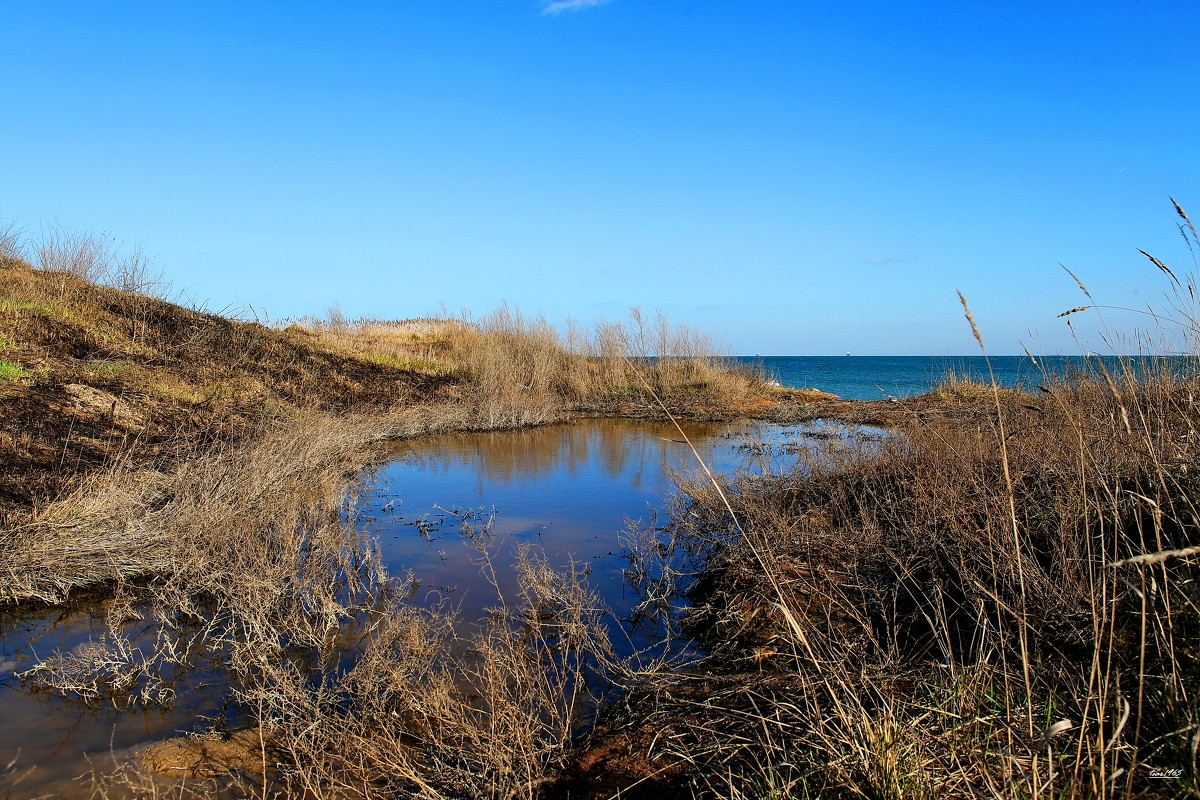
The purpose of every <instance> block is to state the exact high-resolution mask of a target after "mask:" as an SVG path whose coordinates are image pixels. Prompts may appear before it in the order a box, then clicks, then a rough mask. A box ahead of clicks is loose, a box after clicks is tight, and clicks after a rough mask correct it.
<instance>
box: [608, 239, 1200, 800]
mask: <svg viewBox="0 0 1200 800" xmlns="http://www.w3.org/2000/svg"><path fill="white" fill-rule="evenodd" d="M1185 223H1186V218H1185ZM1186 230H1188V231H1190V227H1189V228H1186ZM1193 236H1194V233H1193ZM1160 269H1161V267H1160ZM1171 275H1172V278H1173V280H1174V282H1175V283H1176V285H1177V288H1178V289H1179V292H1177V295H1178V296H1179V297H1180V298H1182V299H1181V300H1180V303H1178V304H1177V305H1176V306H1175V308H1176V309H1180V308H1183V309H1185V310H1186V309H1187V308H1189V307H1188V306H1186V305H1185V304H1184V303H1183V300H1185V299H1186V298H1189V297H1194V296H1195V293H1196V286H1195V282H1194V279H1192V280H1180V279H1178V278H1175V277H1174V275H1175V273H1173V272H1172V273H1171ZM968 319H969V309H968ZM1162 319H1165V318H1164V317H1159V320H1160V321H1161V320H1162ZM972 327H973V329H974V330H975V333H976V336H977V338H979V339H980V344H981V345H982V342H983V340H982V336H981V335H980V333H979V331H978V329H976V328H974V324H973V322H972ZM1179 328H1180V329H1181V330H1182V331H1183V334H1182V335H1183V336H1184V338H1190V336H1191V334H1190V333H1189V332H1194V331H1195V329H1196V318H1195V317H1194V316H1191V317H1187V316H1185V317H1183V318H1181V319H1179ZM1196 374H1197V361H1196V358H1195V357H1194V356H1192V357H1187V358H1186V359H1184V358H1176V359H1171V360H1165V359H1158V360H1151V361H1149V362H1147V361H1145V360H1142V361H1137V360H1127V361H1124V362H1122V364H1121V366H1120V368H1118V369H1115V370H1114V369H1113V368H1112V367H1111V366H1110V365H1106V364H1104V363H1102V362H1096V363H1095V369H1094V370H1093V371H1091V372H1088V373H1085V374H1081V375H1076V376H1073V377H1072V378H1071V379H1070V380H1064V379H1059V378H1057V377H1056V376H1051V375H1047V376H1045V378H1044V380H1043V383H1042V386H1043V391H1042V392H1041V393H1040V394H1039V395H1038V396H1036V397H1031V396H1029V395H1021V394H1017V393H1013V392H1006V391H1005V390H1003V389H1000V388H997V387H992V386H979V385H975V384H966V385H964V384H961V383H956V384H955V385H953V386H950V387H943V391H949V392H951V393H952V394H954V395H956V396H961V395H964V394H966V395H969V397H970V399H974V400H975V401H977V402H978V401H981V400H983V401H988V402H990V405H991V408H992V412H991V413H990V414H979V415H970V416H962V415H959V416H934V417H929V418H921V417H913V418H912V420H911V423H910V424H908V425H907V426H906V427H905V428H904V429H903V431H902V432H901V433H900V434H898V435H893V436H891V437H888V438H885V439H884V440H883V441H882V442H878V443H873V444H871V445H870V446H869V447H868V448H867V449H865V450H857V451H856V450H854V449H852V448H851V449H847V448H845V447H841V448H838V449H832V450H831V449H828V448H826V449H824V450H820V449H814V451H813V452H812V453H811V454H809V455H808V456H807V457H806V458H803V459H802V460H801V462H800V463H799V464H798V466H797V468H796V470H795V471H793V472H790V473H787V474H782V475H775V476H767V477H753V476H749V475H742V476H739V477H737V478H735V479H733V480H732V482H730V483H726V484H720V483H715V482H713V481H712V480H711V479H710V477H708V476H703V477H697V478H694V479H690V480H686V481H683V482H682V483H681V487H680V488H681V495H680V497H679V498H678V500H677V505H676V506H675V508H674V509H673V514H672V523H671V526H670V527H671V532H672V533H673V540H672V544H673V545H674V550H673V555H674V561H672V562H671V563H670V564H669V565H668V567H666V568H663V567H660V568H659V572H660V573H661V574H674V575H687V574H695V573H697V572H698V573H699V576H700V577H699V579H698V580H697V581H695V582H694V583H692V584H691V591H692V597H693V599H694V601H695V607H694V609H693V611H692V612H691V614H690V616H689V619H688V625H689V629H690V630H691V631H692V632H693V634H694V635H696V636H697V637H699V638H700V639H701V641H703V642H705V643H707V644H708V646H709V647H710V656H709V657H708V659H707V662H706V665H705V667H704V668H703V670H702V671H704V672H707V677H706V678H704V679H695V678H692V679H677V680H676V681H675V682H674V683H673V684H671V685H670V687H669V689H667V690H665V691H664V690H659V691H656V692H651V693H650V694H649V696H648V697H647V698H643V700H642V701H641V702H640V703H638V704H634V705H633V706H632V708H633V711H632V712H628V711H627V712H626V713H625V715H624V717H622V716H621V715H614V719H613V721H612V722H611V723H610V725H609V726H608V728H607V731H608V735H610V736H611V735H613V734H612V731H613V730H622V727H621V725H622V724H624V725H625V726H626V727H625V728H624V731H626V732H625V733H622V734H621V735H623V736H626V737H632V738H633V740H634V741H635V743H636V747H635V749H637V748H639V747H640V748H641V750H640V752H644V753H645V754H646V755H647V758H649V756H650V754H651V753H652V752H653V753H654V754H655V757H654V758H653V759H651V760H649V761H648V765H647V767H646V769H645V771H644V774H643V778H642V779H643V781H644V782H645V786H646V787H649V788H647V790H646V792H645V793H644V796H651V795H652V794H654V793H656V792H658V793H661V792H662V791H664V788H663V786H662V785H660V784H659V782H658V781H657V780H656V779H655V778H654V773H655V772H657V773H660V774H669V775H671V776H672V777H671V778H670V780H669V782H668V784H667V786H668V787H672V786H673V787H681V786H683V785H684V783H685V781H690V782H691V784H692V786H693V787H695V788H693V789H692V790H691V791H692V792H693V793H694V794H695V795H696V796H723V797H734V798H743V797H745V798H749V797H772V798H809V797H812V798H815V797H822V798H826V797H847V798H850V797H869V798H943V797H963V798H966V797H972V798H976V797H994V798H1010V797H1028V798H1043V797H1044V798H1077V797H1078V798H1083V797H1110V796H1128V797H1134V796H1136V797H1185V796H1187V797H1195V796H1200V759H1198V752H1200V701H1198V699H1197V694H1196V688H1197V686H1200V644H1198V643H1200V593H1198V590H1197V586H1198V585H1200V584H1198V582H1197V578H1200V574H1198V571H1200V559H1198V557H1197V553H1198V552H1200V550H1198V549H1197V547H1198V545H1200V523H1198V522H1197V520H1198V519H1200V509H1198V508H1197V497H1198V492H1197V489H1198V486H1197V482H1196V481H1197V471H1196V468H1197V467H1196V465H1197V464H1198V463H1200V450H1197V447H1198V445H1200V440H1198V439H1197V432H1198V430H1200V406H1198V405H1197V399H1198V398H1200V379H1198V378H1197V377H1196ZM815 447H816V448H820V447H821V445H817V446H815ZM660 591H661V589H660ZM662 720H671V721H672V724H671V726H670V728H669V730H665V731H663V732H662V733H661V735H660V734H655V736H654V737H653V739H651V738H650V737H649V735H648V734H647V735H646V736H645V737H644V738H641V739H639V738H638V736H639V735H638V734H637V733H634V734H630V733H628V731H629V730H634V731H638V730H639V729H641V730H645V731H650V730H655V731H657V730H659V729H660V728H661V727H662V725H663V722H662ZM664 740H666V741H668V742H669V746H664V744H663V741H664ZM601 741H603V740H601ZM623 796H639V795H637V794H636V793H627V794H626V795H623Z"/></svg>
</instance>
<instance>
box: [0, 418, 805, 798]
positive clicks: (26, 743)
mask: <svg viewBox="0 0 1200 800" xmlns="http://www.w3.org/2000/svg"><path fill="white" fill-rule="evenodd" d="M685 430H686V432H687V434H688V436H689V437H690V438H692V439H693V440H694V442H695V443H696V444H697V447H698V449H699V450H700V451H701V453H702V455H703V456H704V457H705V459H706V460H707V461H708V463H709V464H710V466H712V467H713V468H714V469H715V470H720V471H728V470H732V469H735V468H738V467H742V466H751V467H754V468H770V467H771V466H772V465H773V466H776V467H777V466H781V465H783V464H784V463H786V461H787V460H788V456H786V455H781V454H780V451H786V450H787V449H788V447H787V445H788V444H789V443H792V442H801V441H803V438H802V437H803V432H801V431H797V430H794V429H781V428H778V427H774V426H764V425H758V424H751V423H743V424H737V425H697V424H690V425H686V426H685ZM680 439H681V437H680V435H679V432H678V431H677V430H676V429H675V428H674V427H671V426H668V425H659V424H652V423H644V422H635V421H630V420H611V419H600V420H589V421H583V422H576V423H572V424H569V425H560V426H549V427H542V428H535V429H530V430H523V431H511V432H502V433H483V434H449V435H444V436H437V437H429V438H424V439H420V440H414V441H411V442H405V443H400V444H398V445H396V446H394V447H393V448H392V449H391V450H390V452H388V453H387V454H386V455H385V457H384V458H383V459H382V462H381V463H382V465H381V466H379V467H377V468H375V469H374V470H371V471H370V472H369V474H368V475H367V478H366V482H365V485H364V491H363V493H362V494H361V496H360V497H358V499H357V500H356V502H355V503H354V504H353V507H352V511H351V512H350V513H351V514H352V516H353V518H354V519H355V520H356V521H358V522H359V523H360V524H361V525H363V526H364V528H365V529H366V530H367V531H368V532H370V533H371V534H372V535H374V536H376V537H378V541H379V546H380V548H381V552H382V555H383V558H384V560H385V561H386V563H387V565H388V569H389V571H390V572H391V573H392V574H393V575H397V576H405V575H406V574H407V575H408V579H409V580H410V581H411V585H412V587H413V589H414V600H415V601H417V602H420V603H423V604H428V605H434V604H437V603H440V602H445V603H448V604H449V605H451V606H453V607H456V608H458V609H459V611H460V612H461V614H462V616H463V618H464V619H467V620H477V619H481V618H482V617H483V615H484V613H485V609H486V608H488V607H491V606H495V605H496V602H497V599H496V587H493V586H492V585H491V583H490V582H489V581H488V580H487V579H486V578H485V577H484V572H483V571H481V568H480V567H481V561H482V559H483V558H484V555H485V554H486V556H487V558H489V559H490V561H491V566H492V568H493V570H494V572H495V576H496V582H497V583H498V584H499V590H500V591H501V592H502V593H504V594H506V595H508V596H513V594H514V593H515V591H516V586H515V578H514V563H515V559H516V557H517V553H518V552H519V551H520V549H521V546H523V545H529V546H530V547H532V548H533V549H534V550H535V551H536V552H543V553H545V556H546V558H547V559H548V560H549V561H550V562H551V563H552V564H554V565H556V566H564V565H567V564H570V563H574V564H576V565H579V566H580V567H581V568H582V569H584V570H585V571H586V572H588V573H589V581H590V583H591V585H592V586H593V587H595V588H596V589H597V591H598V592H599V594H600V595H601V597H602V598H603V600H604V601H605V603H606V604H607V605H608V606H609V607H610V608H612V609H613V610H614V617H615V618H616V619H619V618H620V617H621V616H622V615H623V614H625V613H627V612H628V610H629V608H630V606H631V604H632V603H633V602H635V601H636V599H637V598H636V597H635V596H634V595H633V594H632V593H631V591H630V589H629V587H628V586H627V585H626V583H625V581H624V580H623V570H624V569H625V567H626V566H627V562H626V560H625V559H624V558H623V557H622V542H621V538H622V533H623V532H624V531H625V530H626V529H627V527H628V521H629V520H648V519H650V518H651V514H652V510H653V509H655V508H661V505H662V500H663V497H664V495H666V494H667V493H669V491H670V489H671V485H672V483H671V473H672V470H683V471H687V470H691V469H694V468H695V460H694V457H693V456H692V453H691V450H690V448H689V447H688V446H687V445H686V444H685V443H683V442H682V441H680ZM764 439H765V440H767V441H773V442H775V443H776V444H777V445H781V446H780V447H777V448H775V449H774V454H773V455H769V456H768V457H767V458H766V459H764V458H763V457H762V456H761V448H755V447H753V446H751V445H753V444H754V443H755V442H759V441H762V440H764ZM107 613H108V609H107V608H106V607H105V605H104V604H103V603H101V604H98V605H93V606H90V607H85V608H78V609H74V610H69V611H65V610H62V609H56V610H52V611H46V610H41V611H22V612H12V611H10V612H8V613H7V614H6V615H4V616H0V797H3V796H5V793H6V791H10V792H11V795H10V796H11V797H13V798H19V797H36V796H42V795H53V796H76V797H84V796H88V781H87V780H86V776H87V775H90V774H91V772H92V770H93V768H95V769H96V770H98V771H107V769H109V768H111V766H112V764H113V758H114V757H115V758H116V759H118V760H121V759H126V760H127V759H128V758H129V757H130V756H131V755H135V754H136V753H137V752H138V751H139V750H140V749H142V748H144V747H145V746H146V745H147V744H148V743H150V742H152V741H156V740H160V739H164V738H168V737H170V736H173V735H176V734H177V733H179V732H186V731H195V730H203V729H206V728H208V727H210V726H211V724H212V720H214V719H216V720H223V721H225V722H226V724H234V723H236V722H237V721H238V720H237V712H236V711H235V710H232V709H228V708H225V707H223V704H222V701H223V698H224V697H225V694H226V692H225V684H224V679H223V677H222V674H221V672H220V670H219V669H217V668H215V667H213V666H211V665H207V664H203V663H197V664H193V665H192V668H191V669H184V670H180V671H179V673H178V674H177V675H174V676H167V679H166V680H167V684H168V686H169V689H170V690H171V691H172V692H173V693H174V697H175V700H174V701H173V702H171V703H170V704H169V707H167V708H165V709H164V708H155V709H151V710H147V709H139V710H127V709H124V710H123V709H121V708H117V707H114V703H112V702H110V701H103V700H102V701H100V702H97V703H93V704H90V705H89V706H85V705H84V704H82V703H79V702H77V701H67V700H63V699H61V698H58V697H55V696H54V695H53V694H51V693H47V692H45V691H41V690H38V689H36V688H35V687H34V686H32V685H30V684H31V683H32V682H31V681H22V680H21V679H20V677H19V673H21V672H22V671H24V670H27V669H29V668H30V667H31V666H33V665H34V664H36V663H37V662H38V661H39V659H42V658H45V657H47V656H49V655H50V654H52V653H54V652H56V651H57V652H69V651H72V650H76V649H78V648H83V647H87V646H88V644H89V643H90V642H93V641H97V640H99V639H100V638H102V637H103V635H104V632H105V630H106V625H105V616H106V614H107ZM134 625H136V623H134ZM127 633H129V634H130V635H131V636H132V637H133V638H135V639H136V638H137V634H138V631H137V630H136V628H132V629H129V630H128V631H127ZM115 705H116V706H123V704H121V703H116V704H115ZM10 762H14V763H15V766H16V769H15V771H13V770H9V771H8V772H7V774H5V773H4V772H3V770H5V767H6V766H7V765H9V764H10ZM81 776H84V777H81Z"/></svg>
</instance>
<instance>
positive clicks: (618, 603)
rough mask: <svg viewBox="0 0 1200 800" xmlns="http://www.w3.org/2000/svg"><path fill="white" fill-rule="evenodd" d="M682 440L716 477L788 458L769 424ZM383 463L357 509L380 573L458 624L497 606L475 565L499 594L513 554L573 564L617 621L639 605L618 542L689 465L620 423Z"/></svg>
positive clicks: (680, 452)
mask: <svg viewBox="0 0 1200 800" xmlns="http://www.w3.org/2000/svg"><path fill="white" fill-rule="evenodd" d="M683 430H684V433H686V436H687V438H688V439H690V440H691V441H692V443H693V444H694V445H695V446H696V449H697V450H698V451H699V453H700V455H701V456H702V457H703V458H704V459H705V461H706V463H708V464H709V466H710V468H712V469H714V470H715V471H730V470H733V469H737V468H741V467H752V468H756V469H769V468H778V467H781V466H783V465H784V463H785V462H789V461H791V460H793V458H794V457H793V456H792V455H790V454H788V453H787V452H786V451H787V449H788V448H787V447H786V446H785V444H786V441H787V436H788V434H790V433H793V432H794V431H788V430H785V429H782V428H780V427H778V426H771V425H764V424H759V423H741V424H734V425H717V424H698V423H685V424H684V426H683ZM762 441H766V442H768V443H769V444H770V445H771V446H769V447H767V448H765V449H764V448H763V447H761V446H759V445H758V444H757V443H759V442H762ZM388 458H389V459H390V460H389V462H388V463H386V464H385V465H384V466H382V467H380V468H379V469H378V471H377V473H376V474H375V476H374V477H373V479H372V481H371V482H370V484H369V486H368V490H367V491H366V493H365V494H364V496H363V498H362V500H361V506H360V511H361V512H362V513H363V515H364V520H365V524H366V526H367V528H368V529H369V530H370V531H371V532H372V533H373V534H375V535H377V536H378V537H379V541H380V546H381V549H382V553H383V557H384V560H385V561H386V563H387V565H388V568H389V569H390V570H391V571H392V572H393V574H403V573H404V572H405V571H408V572H411V573H412V580H413V582H414V587H415V589H416V591H417V598H418V600H423V601H424V602H428V603H434V602H440V601H446V600H448V601H449V602H451V603H452V604H453V605H455V606H457V607H458V608H459V609H460V610H461V612H462V615H463V617H464V618H466V619H479V618H481V617H482V616H483V615H484V613H485V611H486V608H487V607H488V606H489V605H494V604H495V602H496V597H495V587H492V586H490V585H489V584H488V581H487V580H486V579H485V578H484V575H483V574H482V572H481V570H480V561H481V559H482V558H484V556H485V555H486V557H487V558H488V559H490V563H491V565H492V567H493V568H494V570H495V574H496V578H497V581H498V583H499V589H500V590H501V592H503V593H505V594H506V595H508V596H511V594H512V593H513V592H514V591H515V590H516V585H515V571H516V570H515V568H514V562H515V559H516V557H517V554H518V552H519V549H520V546H521V545H532V546H534V547H536V548H537V549H538V550H539V551H542V552H544V553H545V555H546V557H547V558H548V560H549V561H550V563H551V564H552V565H554V566H557V567H564V566H567V565H570V564H572V563H574V564H577V565H579V564H582V565H584V568H585V570H586V571H587V572H588V573H589V576H590V581H591V584H592V586H593V587H594V588H595V589H596V590H597V591H598V592H599V594H600V595H601V598H602V599H603V600H604V601H605V602H606V603H607V604H608V605H609V607H610V608H612V609H613V610H614V612H616V614H617V615H618V616H625V615H627V614H628V612H629V611H630V610H631V609H632V607H633V606H634V605H635V604H636V603H637V602H638V601H639V598H637V597H636V596H634V595H632V594H631V593H630V591H629V587H628V586H627V585H626V584H625V581H624V580H623V570H624V569H625V567H626V566H627V563H626V561H625V560H624V559H623V558H622V553H621V546H620V542H619V536H620V534H621V533H622V532H623V531H625V530H626V529H627V528H628V527H629V524H630V522H631V521H640V520H645V519H647V518H648V516H649V515H650V514H651V513H653V511H654V510H655V509H657V508H660V507H661V505H662V502H663V498H664V496H665V495H667V494H668V493H669V492H670V491H671V488H672V474H673V473H674V472H677V471H690V470H694V469H696V468H697V467H698V463H697V461H696V458H695V455H694V454H693V453H692V450H691V447H689V445H688V444H687V441H686V440H685V439H684V437H683V436H681V435H680V432H679V430H678V429H676V428H675V427H674V426H673V425H670V424H662V423H646V422H638V421H633V420H621V419H597V420H589V421H587V422H585V423H574V424H568V425H555V426H547V427H542V428H533V429H528V430H521V431H506V432H497V433H484V434H448V435H444V436H437V437H430V438H425V439H420V440H415V441H412V442H405V443H401V444H399V445H397V446H396V447H394V448H393V449H392V450H391V451H390V452H389V453H388ZM480 532H482V533H483V536H482V537H481V536H480V535H477V534H479V533H480ZM464 534H467V535H464Z"/></svg>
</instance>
